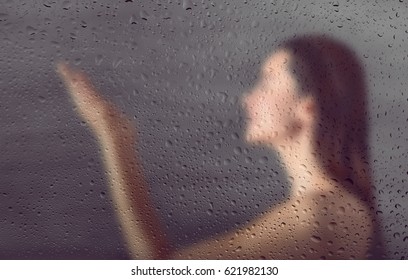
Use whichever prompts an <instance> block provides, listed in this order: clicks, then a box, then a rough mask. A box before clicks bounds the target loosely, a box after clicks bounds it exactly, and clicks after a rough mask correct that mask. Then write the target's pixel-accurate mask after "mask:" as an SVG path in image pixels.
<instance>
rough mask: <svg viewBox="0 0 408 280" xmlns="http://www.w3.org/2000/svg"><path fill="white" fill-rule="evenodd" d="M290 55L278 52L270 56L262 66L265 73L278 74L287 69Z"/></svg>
mask: <svg viewBox="0 0 408 280" xmlns="http://www.w3.org/2000/svg"><path fill="white" fill-rule="evenodd" d="M289 59H290V53H289V52H288V51H286V50H278V51H276V52H273V53H272V54H271V55H269V56H268V57H267V58H266V60H265V62H264V63H263V64H262V66H261V70H262V71H263V72H271V71H272V72H277V71H282V70H283V71H284V70H286V69H287V67H288V64H289Z"/></svg>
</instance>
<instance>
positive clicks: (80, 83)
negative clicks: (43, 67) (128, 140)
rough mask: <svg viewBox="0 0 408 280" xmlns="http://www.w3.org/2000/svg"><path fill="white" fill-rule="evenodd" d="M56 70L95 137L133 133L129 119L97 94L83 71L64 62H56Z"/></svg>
mask: <svg viewBox="0 0 408 280" xmlns="http://www.w3.org/2000/svg"><path fill="white" fill-rule="evenodd" d="M57 72H58V74H59V75H60V77H61V78H62V80H63V81H64V84H65V86H66V88H67V89H68V92H69V94H70V96H71V98H72V100H73V102H74V104H75V107H76V108H77V110H78V113H79V114H80V116H81V117H82V119H83V120H84V121H85V122H86V123H87V124H88V125H89V126H90V128H91V129H92V130H93V131H94V133H96V136H97V137H101V136H103V135H107V134H108V135H111V136H113V135H114V134H117V133H121V134H127V136H130V134H134V133H133V129H132V128H133V127H134V125H133V124H132V123H131V121H130V120H129V119H127V118H126V117H125V116H123V115H122V114H121V113H120V112H119V111H118V110H117V109H116V108H115V107H114V105H113V104H111V103H109V102H108V101H107V100H105V99H104V98H103V97H102V96H101V95H100V94H98V92H97V90H96V89H95V87H94V86H93V84H92V82H91V80H90V79H89V78H88V77H87V75H86V74H85V73H83V72H81V71H79V70H76V69H73V68H71V67H70V66H69V65H68V64H67V63H64V62H59V63H57ZM129 133H130V134H129Z"/></svg>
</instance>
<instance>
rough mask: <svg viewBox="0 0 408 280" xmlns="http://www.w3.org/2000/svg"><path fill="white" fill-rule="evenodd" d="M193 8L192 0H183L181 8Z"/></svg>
mask: <svg viewBox="0 0 408 280" xmlns="http://www.w3.org/2000/svg"><path fill="white" fill-rule="evenodd" d="M192 8H193V2H191V0H183V9H184V10H191V9H192Z"/></svg>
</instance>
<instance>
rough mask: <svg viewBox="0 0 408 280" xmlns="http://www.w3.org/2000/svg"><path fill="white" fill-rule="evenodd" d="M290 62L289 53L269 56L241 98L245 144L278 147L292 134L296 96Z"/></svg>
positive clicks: (296, 123) (296, 126) (293, 131)
mask: <svg viewBox="0 0 408 280" xmlns="http://www.w3.org/2000/svg"><path fill="white" fill-rule="evenodd" d="M290 59H291V54H290V53H289V52H288V51H285V50H279V51H277V52H275V53H273V54H272V55H271V56H269V57H268V58H267V59H266V61H265V63H264V64H263V65H262V67H261V71H260V74H259V77H258V81H257V83H256V84H255V86H254V87H253V88H252V89H251V90H250V91H249V93H248V94H247V95H246V96H244V98H243V107H244V108H245V111H246V115H247V127H246V131H245V138H246V140H247V141H248V142H249V143H258V144H273V145H280V144H284V142H285V141H286V140H288V139H292V138H293V136H294V135H295V134H296V131H297V129H298V122H297V119H296V107H297V106H298V103H299V97H298V94H297V87H296V80H295V79H294V78H293V77H292V75H291V74H290V72H289V71H288V66H289V63H290Z"/></svg>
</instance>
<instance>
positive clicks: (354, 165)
mask: <svg viewBox="0 0 408 280" xmlns="http://www.w3.org/2000/svg"><path fill="white" fill-rule="evenodd" d="M281 47H282V49H284V50H286V51H289V52H290V54H291V62H290V64H289V71H290V73H291V74H292V75H293V77H294V78H295V80H296V81H297V86H298V89H299V90H298V92H299V94H300V95H304V96H307V95H313V97H315V100H317V101H318V102H317V103H318V106H317V107H318V108H317V110H318V112H317V113H318V117H317V124H316V126H315V133H314V135H315V136H316V139H315V141H314V142H315V145H316V147H315V148H316V149H315V150H316V151H319V152H318V157H319V158H320V163H321V164H322V167H323V168H324V170H326V172H327V173H328V174H330V176H332V178H333V179H335V180H337V181H340V182H342V183H343V185H344V186H345V187H346V188H347V189H348V191H350V192H352V193H354V194H357V195H358V196H360V198H361V199H362V200H364V201H367V202H368V203H369V204H370V206H371V210H372V212H373V213H372V214H374V215H375V210H376V207H375V204H376V203H375V197H374V196H373V190H374V189H375V187H374V186H373V184H372V181H371V170H370V158H369V153H368V135H369V131H368V125H367V123H368V108H367V89H366V84H365V74H364V71H363V67H362V66H361V64H360V62H359V60H358V58H357V56H356V55H355V54H354V53H353V52H352V51H351V50H350V48H349V47H347V46H346V45H345V44H343V43H341V42H339V41H337V40H335V39H333V38H330V37H328V36H324V35H305V36H301V37H294V38H292V39H288V40H286V41H285V42H284V43H283V44H281ZM375 225H376V227H377V230H378V221H377V220H376V221H375ZM377 235H378V234H377ZM377 241H378V240H377ZM377 252H379V250H377ZM381 254H383V253H381Z"/></svg>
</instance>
